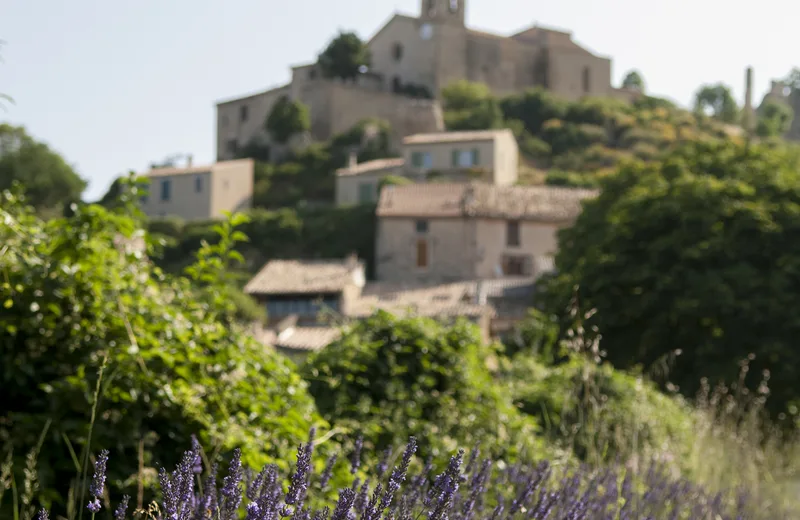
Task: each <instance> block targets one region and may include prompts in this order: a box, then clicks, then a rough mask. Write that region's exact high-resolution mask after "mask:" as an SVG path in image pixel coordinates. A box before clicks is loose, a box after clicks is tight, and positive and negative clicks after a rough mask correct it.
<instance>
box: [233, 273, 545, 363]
mask: <svg viewBox="0 0 800 520" xmlns="http://www.w3.org/2000/svg"><path fill="white" fill-rule="evenodd" d="M533 282H534V280H533V279H531V278H525V277H504V278H494V279H490V280H480V279H477V280H459V281H451V282H447V283H430V282H366V281H365V278H364V264H363V263H361V262H359V261H358V260H357V259H356V258H355V257H349V258H346V259H331V260H273V261H270V262H267V264H266V265H264V267H263V268H262V269H261V270H260V271H259V272H258V274H256V275H255V276H254V277H253V279H252V280H251V281H250V282H248V284H247V285H246V286H245V292H246V293H247V294H249V295H250V296H252V297H253V298H254V299H255V300H256V301H257V302H258V303H259V304H260V305H263V306H264V307H265V308H266V310H267V313H268V321H267V323H265V324H256V325H254V330H253V333H254V336H255V337H256V338H258V339H259V340H260V341H262V342H263V343H265V344H267V345H271V346H273V347H275V348H276V349H278V350H279V351H281V352H283V353H284V354H287V355H288V356H290V357H292V358H294V359H296V360H298V361H301V360H302V358H304V357H305V356H306V355H307V354H308V353H310V352H314V351H317V350H320V349H323V348H325V347H326V346H327V345H328V344H330V343H331V342H333V341H335V340H336V339H337V338H338V337H339V335H340V334H341V325H344V324H346V323H347V322H348V321H350V320H356V319H361V318H366V317H368V316H370V315H372V314H373V313H374V312H376V311H378V310H385V311H388V312H391V313H393V314H395V315H411V316H421V317H428V318H436V319H439V320H445V321H447V320H452V319H455V318H459V317H460V318H466V319H467V320H470V321H472V322H474V323H475V324H477V325H478V326H479V327H480V329H481V331H482V335H483V338H484V340H489V339H490V338H493V337H498V336H502V335H503V334H505V333H506V332H508V331H509V330H511V328H512V327H513V325H514V323H516V322H517V321H519V320H520V319H521V318H523V317H524V316H525V314H526V311H527V308H528V307H529V306H530V302H531V300H532V298H533V289H534V283H533Z"/></svg>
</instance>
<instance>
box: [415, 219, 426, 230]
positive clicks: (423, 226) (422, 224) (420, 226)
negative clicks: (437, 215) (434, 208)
mask: <svg viewBox="0 0 800 520" xmlns="http://www.w3.org/2000/svg"><path fill="white" fill-rule="evenodd" d="M416 228H417V233H427V232H428V221H427V220H418V221H417V222H416Z"/></svg>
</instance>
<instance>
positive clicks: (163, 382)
mask: <svg viewBox="0 0 800 520" xmlns="http://www.w3.org/2000/svg"><path fill="white" fill-rule="evenodd" d="M134 193H135V191H134ZM2 196H3V199H2V203H1V204H0V208H2V209H0V244H2V246H0V250H2V254H0V273H2V283H0V305H2V311H3V312H2V313H0V395H2V396H3V399H2V405H0V444H1V445H2V447H3V448H4V450H3V451H4V452H6V451H7V450H13V455H14V458H15V459H16V462H17V467H18V468H19V471H20V474H18V475H17V479H18V481H20V482H21V472H22V468H23V467H24V464H22V461H23V460H24V456H25V454H26V453H28V452H29V450H31V449H32V448H33V446H34V445H35V444H36V442H37V438H38V437H39V435H40V434H42V432H43V431H44V432H46V435H45V437H44V438H43V444H42V446H41V449H40V450H39V455H38V461H39V468H40V470H39V482H40V486H41V488H42V489H44V490H47V492H46V493H45V494H44V500H45V501H46V502H49V501H51V500H53V501H57V502H62V503H63V501H64V500H65V498H66V492H67V488H68V487H70V485H71V484H72V482H71V481H70V477H71V476H73V475H74V474H75V466H76V464H79V460H78V456H77V453H80V452H81V450H82V449H86V448H87V447H89V446H90V445H91V447H92V448H93V449H94V448H108V449H111V450H113V451H114V453H115V454H116V463H115V465H114V466H113V472H112V473H111V474H110V475H109V482H110V483H111V484H112V487H113V488H114V489H115V490H119V489H121V488H127V489H130V488H131V487H133V488H135V487H136V480H137V478H138V477H137V475H139V476H146V475H147V474H146V472H145V473H142V471H141V467H145V468H151V467H152V466H153V465H155V464H169V463H174V462H176V459H175V456H176V452H175V450H176V448H177V447H178V446H186V445H187V443H188V442H189V440H190V435H192V434H196V435H198V437H199V439H200V440H201V441H202V442H204V443H205V444H206V445H207V446H209V447H211V448H213V449H225V450H230V449H232V448H233V447H235V446H242V447H245V446H247V447H249V449H250V452H249V457H252V458H251V459H250V460H249V461H248V462H249V463H250V464H262V463H264V462H266V461H275V462H276V463H278V464H282V463H283V462H282V461H283V460H285V457H286V455H287V454H288V453H289V448H290V446H292V445H293V444H294V443H296V442H297V441H298V439H301V438H302V437H303V436H304V432H305V431H307V429H308V427H309V426H310V424H311V423H312V422H315V421H316V422H319V419H318V417H317V415H316V414H315V409H314V403H313V400H312V399H311V398H310V397H309V396H308V394H307V393H306V390H305V384H304V382H303V381H302V379H301V378H300V377H299V376H298V375H297V374H296V373H295V372H294V371H293V368H292V365H291V363H289V362H287V361H285V360H284V359H283V358H282V357H281V356H279V355H277V354H275V353H274V352H272V351H270V350H265V349H264V347H263V346H262V345H260V344H258V343H256V342H255V341H254V340H252V339H251V338H250V337H249V336H248V335H246V334H244V333H243V331H240V330H238V328H237V327H236V326H235V325H234V323H233V320H232V319H231V316H230V314H229V313H230V310H231V309H230V306H229V305H228V302H226V301H224V299H222V298H219V294H218V291H217V290H216V289H217V286H216V283H217V282H216V281H215V276H216V274H217V272H218V269H220V268H222V269H224V268H225V265H226V262H227V259H228V258H229V255H228V254H227V253H224V252H223V251H222V250H221V249H220V250H216V251H215V250H213V249H211V250H209V249H208V248H205V249H201V254H200V255H199V258H198V261H197V262H196V263H195V264H194V265H193V266H192V269H191V270H190V274H191V275H192V277H193V278H194V279H193V281H192V283H190V281H189V280H188V279H186V278H178V277H170V276H165V275H164V274H162V272H161V270H160V269H158V268H156V267H155V266H154V265H153V264H152V263H151V262H150V261H149V260H148V259H147V258H146V257H144V256H142V254H141V253H140V252H137V250H135V249H133V250H131V249H126V244H129V243H130V242H135V241H136V238H137V228H138V224H137V221H136V220H135V219H134V218H132V217H130V216H128V215H127V214H125V213H124V212H123V210H120V211H119V212H110V211H107V210H104V209H103V208H102V207H100V206H97V205H87V206H82V207H78V208H76V209H75V210H74V213H73V215H72V216H70V217H68V218H58V219H53V220H50V221H46V222H45V221H41V220H39V219H38V218H37V217H36V216H34V215H33V214H32V213H31V212H30V211H29V210H27V209H26V208H25V207H24V206H23V204H22V203H21V202H20V200H19V198H18V196H17V195H13V194H12V193H11V192H4V193H3V195H2ZM128 209H129V208H128ZM233 223H235V221H234V222H233ZM220 231H221V232H222V235H223V237H222V239H221V240H218V243H219V244H223V245H224V243H225V242H226V241H227V242H229V243H231V242H236V241H237V240H238V239H240V238H241V237H237V236H235V231H233V230H231V229H230V228H229V227H226V226H222V229H221V230H220ZM203 252H205V253H203ZM215 253H216V254H215ZM218 254H224V258H222V259H220V258H219V257H218ZM233 256H234V257H235V256H236V255H233ZM48 424H49V428H48V427H47V426H46V425H48ZM90 424H93V426H89V425H90ZM320 424H322V423H320ZM87 427H88V429H87ZM80 458H81V459H83V456H81V457H80ZM148 485H149V484H148Z"/></svg>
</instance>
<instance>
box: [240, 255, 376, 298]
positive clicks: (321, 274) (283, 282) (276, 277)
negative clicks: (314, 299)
mask: <svg viewBox="0 0 800 520" xmlns="http://www.w3.org/2000/svg"><path fill="white" fill-rule="evenodd" d="M363 268H364V264H363V263H361V262H353V261H352V260H348V259H344V260H271V261H269V262H267V263H266V264H265V265H264V267H262V268H261V270H260V271H259V272H258V274H256V275H255V276H254V277H253V279H252V280H250V281H249V282H247V285H245V287H244V292H245V293H247V294H260V295H268V294H303V293H306V294H320V293H336V292H340V291H343V290H344V289H345V288H346V287H348V286H351V285H358V284H361V283H363V280H361V279H360V276H361V274H360V273H363Z"/></svg>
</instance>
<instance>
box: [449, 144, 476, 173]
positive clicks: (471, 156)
mask: <svg viewBox="0 0 800 520" xmlns="http://www.w3.org/2000/svg"><path fill="white" fill-rule="evenodd" d="M478 159H479V152H478V149H477V148H473V149H472V150H453V161H452V162H453V166H454V167H458V168H469V167H471V166H476V165H477V164H478Z"/></svg>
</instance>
